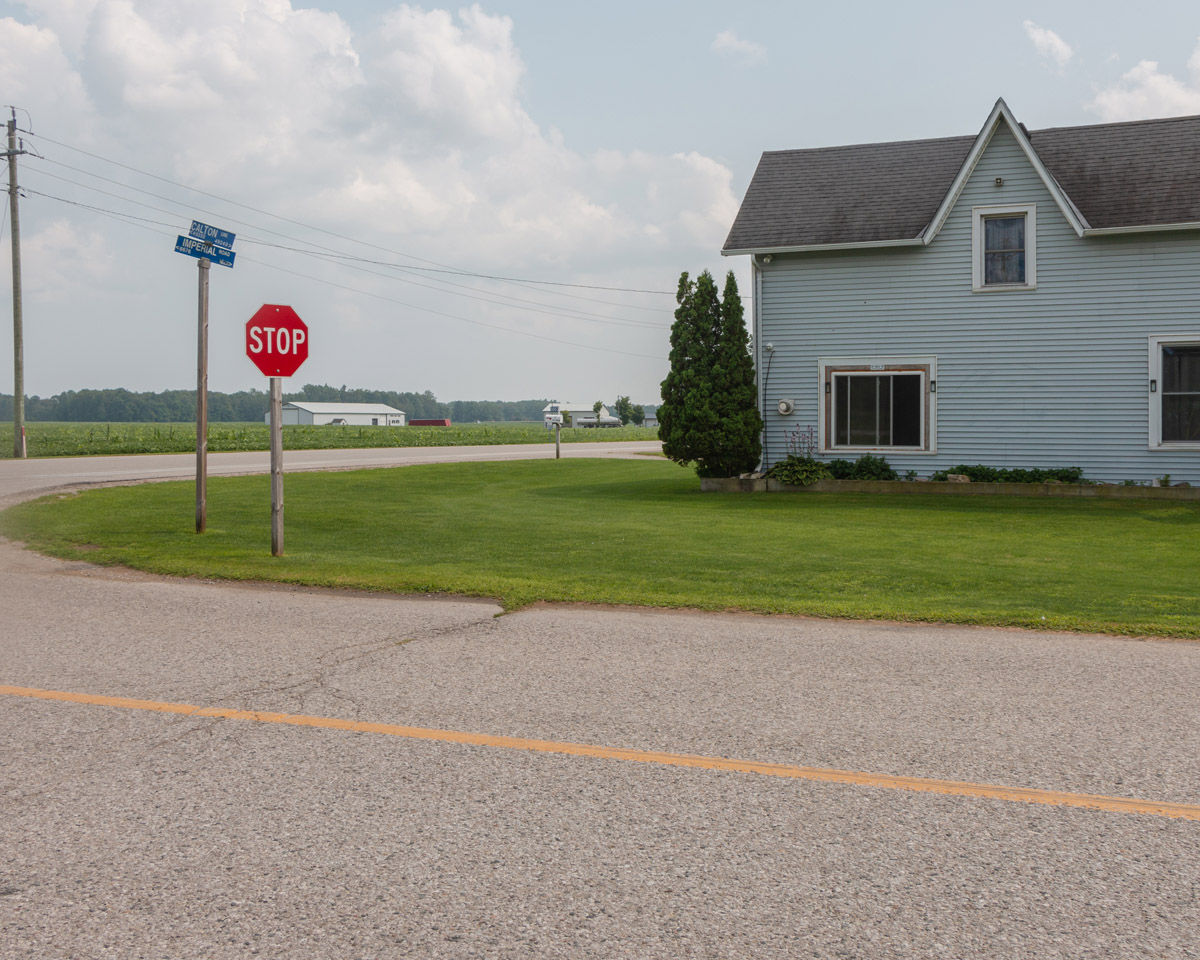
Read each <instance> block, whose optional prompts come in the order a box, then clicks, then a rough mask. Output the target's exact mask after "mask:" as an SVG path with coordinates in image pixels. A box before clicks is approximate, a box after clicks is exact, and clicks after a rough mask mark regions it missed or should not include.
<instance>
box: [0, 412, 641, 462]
mask: <svg viewBox="0 0 1200 960" xmlns="http://www.w3.org/2000/svg"><path fill="white" fill-rule="evenodd" d="M25 433H26V439H27V442H28V447H29V456H30V457H92V456H113V455H114V454H142V453H190V452H192V451H194V450H195V449H196V425H195V424H194V423H48V422H34V423H30V424H27V426H26V431H25ZM12 435H13V426H12V423H7V424H0V460H5V459H12V451H13V442H12ZM657 439H658V428H657V427H635V426H632V425H631V426H625V427H605V428H603V429H600V430H595V429H586V428H580V429H575V430H563V431H562V441H563V443H601V442H614V441H620V440H657ZM553 442H554V433H553V432H552V431H550V430H547V429H546V427H545V425H544V424H543V423H540V422H537V423H529V422H526V421H508V422H503V423H462V424H455V425H453V426H449V427H358V426H332V425H328V426H311V425H304V424H296V425H291V426H285V427H284V428H283V448H284V450H334V449H378V448H386V447H400V448H407V447H457V446H491V445H494V444H505V443H541V444H549V443H553ZM270 448H271V434H270V428H269V427H268V426H267V424H265V423H210V424H209V425H208V452H209V453H232V452H236V451H244V450H269V449H270Z"/></svg>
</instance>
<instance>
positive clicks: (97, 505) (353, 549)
mask: <svg viewBox="0 0 1200 960" xmlns="http://www.w3.org/2000/svg"><path fill="white" fill-rule="evenodd" d="M269 489H270V485H269V480H268V478H266V477H242V478H213V479H210V481H209V514H208V518H209V532H208V533H207V534H205V535H203V536H197V535H195V534H194V533H193V532H192V530H191V528H192V521H193V496H194V494H193V487H192V485H191V484H190V483H162V484H148V485H143V486H138V487H121V488H110V489H101V490H95V491H91V492H88V493H85V494H82V495H72V496H61V497H51V498H47V499H43V500H41V501H37V502H35V503H28V504H22V505H20V506H17V507H14V508H12V509H10V510H8V511H7V512H5V513H4V514H0V532H2V533H4V534H5V535H6V536H9V537H12V538H16V539H22V540H26V541H28V542H29V543H30V544H31V545H33V546H35V547H37V548H38V549H41V550H45V551H47V552H49V553H53V554H55V555H57V556H63V557H73V558H80V557H86V558H87V559H88V560H90V561H94V562H100V563H124V564H128V565H129V566H133V567H137V568H139V569H143V570H149V571H154V572H158V573H166V574H178V575H194V576H200V577H211V578H222V577H223V578H233V579H252V580H277V581H286V582H294V583H306V584H319V585H328V586H345V587H360V588H366V589H373V590H389V591H397V592H445V593H457V594H464V595H474V596H488V597H496V598H498V599H500V600H501V601H502V602H503V603H504V605H505V606H506V607H508V608H510V609H512V608H515V607H519V606H521V605H523V604H527V603H530V602H533V601H536V600H559V601H592V602H603V603H618V604H639V605H652V606H672V607H674V606H680V607H700V608H704V609H710V610H724V609H738V610H754V611H764V612H773V613H799V614H813V615H817V616H831V617H855V618H884V619H899V620H924V621H949V622H955V623H986V624H1009V625H1014V626H1023V627H1047V628H1055V629H1068V630H1095V631H1102V632H1110V633H1124V634H1165V635H1174V636H1185V637H1200V599H1198V596H1197V593H1198V588H1200V560H1198V559H1197V558H1198V555H1200V551H1198V549H1197V544H1200V505H1197V504H1195V503H1177V502H1163V501H1149V500H1147V501H1136V500H1134V501H1111V502H1110V501H1103V500H1058V499H1053V500H1052V499H1034V498H1025V497H938V496H922V497H911V496H903V495H894V496H881V495H868V494H792V495H788V494H770V495H762V494H760V495H748V494H701V493H700V492H699V481H698V480H697V479H696V477H695V475H694V474H692V473H691V472H690V471H687V470H683V469H681V468H680V467H678V466H676V465H675V464H673V463H670V462H668V461H663V460H656V459H646V460H638V461H603V460H575V459H570V460H560V461H554V460H550V461H545V460H543V461H525V462H513V463H475V464H453V465H435V466H419V467H407V468H402V469H391V470H369V471H362V472H355V473H309V474H293V475H290V476H288V477H287V478H286V521H287V528H286V538H285V545H286V548H287V555H286V556H285V557H282V558H273V557H271V556H270V518H269V514H270V492H269Z"/></svg>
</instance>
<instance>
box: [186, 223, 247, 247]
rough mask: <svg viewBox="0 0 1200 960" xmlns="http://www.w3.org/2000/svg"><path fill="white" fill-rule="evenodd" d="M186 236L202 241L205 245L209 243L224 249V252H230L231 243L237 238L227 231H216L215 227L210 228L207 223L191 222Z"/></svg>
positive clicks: (234, 234)
mask: <svg viewBox="0 0 1200 960" xmlns="http://www.w3.org/2000/svg"><path fill="white" fill-rule="evenodd" d="M188 236H189V237H195V238H196V239H197V240H203V241H204V242H205V243H211V244H214V245H215V246H218V247H224V248H225V249H226V250H232V249H233V241H234V239H235V238H236V237H237V234H236V233H230V232H229V231H228V230H218V229H217V228H216V227H210V226H209V225H208V224H207V223H201V222H200V221H199V220H193V221H192V229H191V230H189V231H188Z"/></svg>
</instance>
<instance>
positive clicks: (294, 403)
mask: <svg viewBox="0 0 1200 960" xmlns="http://www.w3.org/2000/svg"><path fill="white" fill-rule="evenodd" d="M284 406H285V407H293V408H294V409H296V410H307V411H308V412H309V413H393V414H395V413H403V412H404V411H403V410H397V409H396V408H395V407H389V406H388V405H387V404H386V403H313V402H311V401H309V400H288V401H287V402H286V403H284Z"/></svg>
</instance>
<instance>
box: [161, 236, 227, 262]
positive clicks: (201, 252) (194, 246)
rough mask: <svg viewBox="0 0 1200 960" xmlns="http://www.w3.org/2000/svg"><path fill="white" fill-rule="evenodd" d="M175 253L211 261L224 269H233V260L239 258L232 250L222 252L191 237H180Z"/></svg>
mask: <svg viewBox="0 0 1200 960" xmlns="http://www.w3.org/2000/svg"><path fill="white" fill-rule="evenodd" d="M175 252H176V253H186V254H187V255H188V256H189V257H195V258H196V259H197V260H202V259H207V260H211V261H212V262H213V263H219V264H220V265H221V266H223V267H232V266H233V258H234V257H236V256H237V254H236V253H234V252H233V251H232V250H222V249H221V248H220V247H214V246H213V245H212V244H211V243H205V242H204V241H203V240H194V239H193V238H191V237H179V238H178V239H176V241H175Z"/></svg>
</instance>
